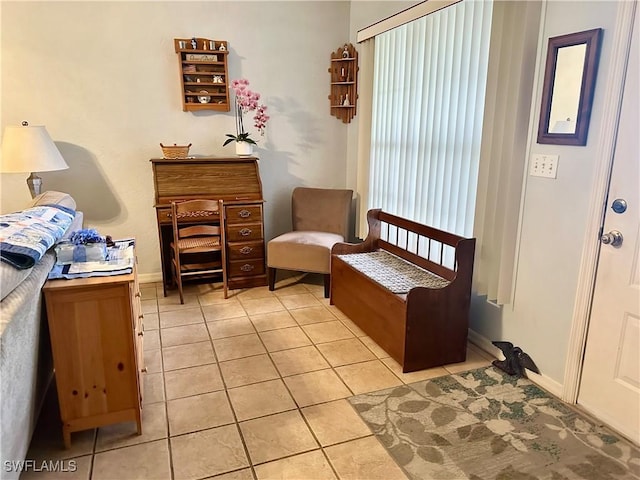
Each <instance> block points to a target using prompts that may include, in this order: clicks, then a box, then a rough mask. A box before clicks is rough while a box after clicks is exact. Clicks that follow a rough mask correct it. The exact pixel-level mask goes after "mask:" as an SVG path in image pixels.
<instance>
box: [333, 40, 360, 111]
mask: <svg viewBox="0 0 640 480" xmlns="http://www.w3.org/2000/svg"><path fill="white" fill-rule="evenodd" d="M329 74H330V75H331V84H330V92H331V93H330V94H329V109H330V112H331V115H333V116H334V117H336V118H339V119H340V120H342V122H343V123H349V122H351V119H352V118H353V117H355V115H356V104H357V101H358V52H357V51H356V49H355V48H354V46H353V45H352V44H350V43H349V44H345V45H344V46H342V47H340V48H338V49H337V50H336V51H335V52H333V53H332V54H331V66H330V67H329Z"/></svg>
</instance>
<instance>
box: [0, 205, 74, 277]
mask: <svg viewBox="0 0 640 480" xmlns="http://www.w3.org/2000/svg"><path fill="white" fill-rule="evenodd" d="M75 213H76V212H75V210H72V209H70V208H67V207H63V206H62V205H53V204H51V205H38V206H35V207H32V208H28V209H26V210H22V211H20V212H14V213H8V214H6V215H0V260H2V261H3V262H5V263H8V264H10V265H13V266H14V267H16V268H18V269H25V268H30V267H33V265H35V264H36V262H38V261H39V260H40V259H41V258H42V256H43V255H44V254H45V252H46V251H47V250H48V249H49V248H51V247H52V246H53V245H54V244H55V243H56V242H57V241H58V240H60V239H61V238H62V236H63V235H64V233H65V232H66V231H67V229H68V228H69V226H70V225H71V223H72V222H73V219H74V217H75Z"/></svg>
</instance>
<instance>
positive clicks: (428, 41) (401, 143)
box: [367, 1, 492, 236]
mask: <svg viewBox="0 0 640 480" xmlns="http://www.w3.org/2000/svg"><path fill="white" fill-rule="evenodd" d="M491 16H492V3H491V2H484V1H483V2H471V1H464V2H460V3H457V4H455V5H453V6H450V7H447V8H445V9H443V10H440V11H438V12H436V13H433V14H431V15H428V16H426V17H422V18H420V19H418V20H414V21H412V22H410V23H407V24H405V25H402V26H400V27H397V28H394V29H393V30H390V31H388V32H385V33H383V34H380V35H377V36H376V37H375V54H374V55H375V57H374V64H373V97H372V115H371V145H370V148H371V150H370V166H369V168H370V170H369V172H370V174H369V189H368V192H369V193H368V199H367V200H368V202H367V203H368V208H382V209H383V210H385V211H388V212H390V213H394V214H396V215H400V216H403V217H407V218H410V219H412V220H416V221H418V222H421V223H426V224H428V225H431V226H434V227H436V228H440V229H443V230H447V231H451V232H454V233H457V234H459V235H464V236H472V234H473V217H474V210H475V200H476V187H477V180H478V165H479V159H480V145H481V138H482V121H483V115H484V101H485V90H486V81H487V80H486V79H487V65H488V57H489V40H490V34H491Z"/></svg>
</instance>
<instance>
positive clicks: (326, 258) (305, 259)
mask: <svg viewBox="0 0 640 480" xmlns="http://www.w3.org/2000/svg"><path fill="white" fill-rule="evenodd" d="M352 196H353V191H352V190H344V189H343V190H340V189H329V188H307V187H297V188H295V189H294V190H293V193H292V195H291V217H292V218H291V220H292V226H293V231H291V232H287V233H284V234H282V235H279V236H278V237H276V238H274V239H272V240H270V241H269V242H268V243H267V266H268V269H267V277H268V283H269V290H273V289H274V288H275V281H276V271H277V270H293V271H297V272H314V273H321V274H323V275H324V296H325V297H326V298H328V297H329V286H330V280H331V276H330V268H331V247H333V245H334V244H336V243H339V242H344V241H345V240H348V239H349V213H350V211H351V197H352Z"/></svg>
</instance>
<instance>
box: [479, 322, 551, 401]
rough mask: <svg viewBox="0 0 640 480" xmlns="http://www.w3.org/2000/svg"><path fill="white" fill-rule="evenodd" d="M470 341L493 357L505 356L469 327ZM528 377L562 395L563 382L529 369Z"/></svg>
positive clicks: (543, 387)
mask: <svg viewBox="0 0 640 480" xmlns="http://www.w3.org/2000/svg"><path fill="white" fill-rule="evenodd" d="M469 341H470V342H471V343H473V344H474V345H475V346H476V347H478V348H480V349H481V350H483V351H485V352H487V353H488V354H489V355H491V356H493V357H496V358H504V355H502V352H501V351H500V349H499V348H498V347H496V346H495V345H493V344H492V343H491V340H489V339H487V338H486V337H484V336H482V335H480V334H479V333H478V332H476V331H474V330H471V329H469ZM527 378H529V380H531V381H532V382H533V383H535V384H536V385H538V386H539V387H540V388H542V389H544V390H546V391H547V392H549V393H550V394H552V395H555V396H556V397H558V398H561V397H562V384H561V383H558V382H556V381H555V380H553V379H552V378H549V377H547V376H546V375H544V374H542V375H538V374H537V373H534V372H531V371H529V370H527Z"/></svg>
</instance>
